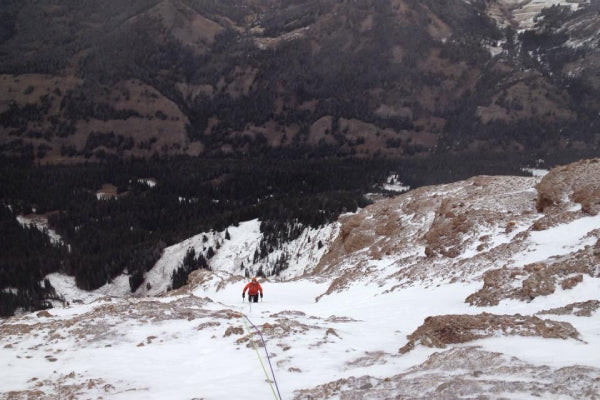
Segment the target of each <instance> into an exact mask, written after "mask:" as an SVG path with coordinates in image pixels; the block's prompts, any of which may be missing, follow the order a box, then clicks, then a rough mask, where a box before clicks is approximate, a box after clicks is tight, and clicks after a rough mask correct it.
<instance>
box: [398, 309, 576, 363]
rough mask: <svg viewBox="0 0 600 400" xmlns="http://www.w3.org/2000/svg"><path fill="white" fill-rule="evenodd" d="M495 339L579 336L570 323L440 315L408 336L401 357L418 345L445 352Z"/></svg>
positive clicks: (536, 319) (500, 317) (508, 316)
mask: <svg viewBox="0 0 600 400" xmlns="http://www.w3.org/2000/svg"><path fill="white" fill-rule="evenodd" d="M495 335H519V336H539V337H543V338H558V339H568V338H572V339H577V338H578V336H579V333H578V332H577V330H576V329H575V328H574V327H573V326H572V325H571V324H569V323H568V322H558V321H552V320H548V319H540V318H538V317H535V316H533V317H532V316H523V315H519V314H517V315H495V314H488V313H482V314H478V315H441V316H436V317H427V318H425V322H424V323H423V325H421V326H420V327H419V328H417V330H416V331H414V332H413V333H412V334H410V335H408V337H407V338H408V340H409V341H408V343H407V344H406V345H404V346H403V347H402V348H401V349H400V350H399V352H400V353H401V354H404V353H407V352H409V351H410V350H412V349H413V348H414V347H415V346H416V345H417V344H421V345H423V346H427V347H439V348H445V347H446V345H448V344H453V343H465V342H470V341H473V340H477V339H483V338H487V337H491V336H495Z"/></svg>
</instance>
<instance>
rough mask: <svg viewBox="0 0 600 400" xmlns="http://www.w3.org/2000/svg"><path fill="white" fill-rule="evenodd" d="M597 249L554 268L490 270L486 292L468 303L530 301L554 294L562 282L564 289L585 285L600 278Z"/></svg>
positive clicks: (538, 265)
mask: <svg viewBox="0 0 600 400" xmlns="http://www.w3.org/2000/svg"><path fill="white" fill-rule="evenodd" d="M593 234H597V232H595V231H594V232H593ZM596 245H597V243H596ZM595 247H596V246H593V247H592V246H588V247H586V248H585V249H583V250H580V251H578V252H576V253H573V254H571V255H570V256H569V257H566V258H563V259H561V260H560V261H557V262H554V263H552V264H544V263H535V264H529V265H526V266H524V267H522V268H506V267H503V268H499V269H492V270H489V271H487V272H486V273H485V274H484V276H483V288H482V289H481V290H479V291H477V292H475V293H473V294H471V295H470V296H468V297H467V298H466V300H465V301H466V302H467V303H469V304H471V305H474V306H483V307H485V306H494V305H498V303H499V302H500V301H501V300H503V299H517V300H523V301H530V300H533V299H534V298H536V297H538V296H547V295H549V294H552V293H554V291H555V290H556V286H557V284H558V283H559V282H560V285H561V287H562V288H563V289H572V288H573V287H575V286H576V285H577V284H578V283H580V282H582V281H583V275H588V276H591V277H600V268H598V266H599V265H600V257H599V256H598V255H596V254H595Z"/></svg>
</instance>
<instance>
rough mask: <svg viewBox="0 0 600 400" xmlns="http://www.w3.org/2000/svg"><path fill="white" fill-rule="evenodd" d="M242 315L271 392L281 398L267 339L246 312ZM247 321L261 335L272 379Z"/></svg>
mask: <svg viewBox="0 0 600 400" xmlns="http://www.w3.org/2000/svg"><path fill="white" fill-rule="evenodd" d="M242 315H243V316H244V326H245V327H246V332H248V335H249V336H250V341H251V342H252V347H254V351H256V356H257V357H258V361H260V366H261V367H262V369H263V372H264V373H265V376H266V378H267V382H269V386H270V387H271V392H273V397H274V398H275V400H281V393H280V392H279V385H277V379H275V372H273V365H271V357H270V356H269V352H268V350H267V344H266V343H265V339H264V338H263V335H262V333H261V332H260V329H258V328H257V327H256V325H254V324H253V323H252V321H250V318H248V317H247V316H246V314H242ZM246 321H248V322H249V323H250V325H252V327H253V328H254V329H255V330H256V332H257V333H258V335H259V336H260V340H261V342H262V344H263V347H264V349H265V354H266V355H267V360H268V362H269V368H270V369H271V375H272V376H273V380H271V379H270V378H269V374H268V372H267V369H266V368H265V364H264V363H263V361H262V358H261V357H260V352H259V351H258V346H257V345H256V342H255V341H254V335H253V334H252V331H251V330H250V328H249V327H248V323H247V322H246ZM273 383H274V384H275V388H277V394H276V393H275V389H273ZM278 396H279V397H278Z"/></svg>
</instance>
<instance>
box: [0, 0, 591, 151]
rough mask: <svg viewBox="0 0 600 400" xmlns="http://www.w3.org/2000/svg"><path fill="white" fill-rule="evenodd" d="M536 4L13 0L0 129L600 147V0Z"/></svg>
mask: <svg viewBox="0 0 600 400" xmlns="http://www.w3.org/2000/svg"><path fill="white" fill-rule="evenodd" d="M554 3H557V2H554V1H549V2H547V5H552V4H554ZM536 4H537V3H536ZM536 7H537V8H533V12H532V11H531V10H530V9H526V5H524V4H522V3H518V4H516V3H514V2H511V1H506V0H496V1H470V2H465V1H463V0H445V1H430V0H427V1H414V0H385V1H379V0H377V1H374V0H360V1H334V0H319V1H317V0H296V1H268V0H245V1H219V2H216V1H212V0H136V1H130V2H126V3H123V2H121V1H116V0H108V1H103V2H101V3H98V2H94V1H70V0H53V1H48V2H44V3H39V2H34V1H29V0H28V1H16V0H8V1H5V2H4V5H3V9H2V11H1V15H0V16H1V18H0V21H1V28H0V53H1V54H2V57H1V59H0V74H2V75H1V76H0V87H1V89H2V90H0V93H1V94H0V96H1V97H0V146H1V149H2V153H3V154H6V155H11V156H15V155H18V156H25V157H27V158H30V159H31V158H34V159H36V160H40V161H42V162H67V161H68V162H72V161H82V160H97V159H104V158H106V157H117V158H123V157H129V156H143V157H148V156H151V155H153V154H159V155H165V154H168V155H173V154H188V155H198V154H204V155H222V154H242V155H247V154H261V153H262V152H264V151H265V149H278V150H282V149H285V150H287V151H293V152H296V153H299V152H300V153H302V154H307V153H309V154H313V155H342V156H348V155H352V156H360V157H370V156H405V157H411V156H415V155H424V154H429V153H430V152H431V151H433V150H435V151H443V152H448V151H467V152H474V151H481V150H490V149H491V150H494V151H501V152H516V151H530V150H532V149H535V150H538V151H540V150H541V151H544V150H548V149H554V148H556V147H557V146H558V147H559V148H569V149H574V150H575V151H579V150H581V149H586V148H587V149H589V148H597V146H598V136H597V135H598V129H599V128H598V118H599V117H598V114H597V113H596V110H597V109H598V106H599V104H598V101H599V100H598V99H599V98H600V92H599V90H600V86H599V83H598V65H600V63H599V62H597V61H598V57H599V54H598V29H597V25H598V16H597V15H598V8H599V7H600V5H599V3H598V1H597V0H592V1H591V2H580V3H578V4H577V5H575V4H570V5H560V4H559V5H556V6H554V7H552V8H549V9H545V10H541V14H540V8H541V7H539V6H536ZM523 10H525V11H527V12H529V13H530V14H533V15H532V16H531V17H530V18H529V19H528V21H530V23H528V24H523V23H522V16H523V13H525V11H523ZM536 13H537V14H536ZM534 17H536V18H535V19H534Z"/></svg>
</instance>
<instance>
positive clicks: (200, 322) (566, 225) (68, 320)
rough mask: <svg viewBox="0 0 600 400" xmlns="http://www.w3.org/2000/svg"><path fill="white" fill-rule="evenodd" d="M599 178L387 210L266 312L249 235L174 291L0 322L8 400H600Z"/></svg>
mask: <svg viewBox="0 0 600 400" xmlns="http://www.w3.org/2000/svg"><path fill="white" fill-rule="evenodd" d="M599 176H600V160H599V159H592V160H584V161H580V162H577V163H573V164H569V165H565V166H562V167H558V168H555V169H552V170H551V171H549V172H548V173H547V174H546V175H544V176H543V177H517V176H483V175H482V176H475V177H472V178H470V179H467V180H463V181H458V182H454V183H449V184H444V185H434V186H428V187H421V188H418V189H415V190H412V191H410V192H407V193H405V194H402V195H400V196H396V197H393V198H389V199H381V200H379V201H376V202H375V203H374V204H372V205H370V206H367V207H365V208H363V209H361V210H359V211H358V212H356V213H353V214H346V215H344V216H343V217H342V218H340V220H339V221H338V224H339V225H338V230H336V231H331V232H332V233H333V235H332V236H331V240H325V241H324V244H325V246H326V251H325V252H324V254H323V256H322V257H320V260H319V261H318V262H310V263H309V264H308V268H306V267H307V264H305V263H303V262H299V263H297V264H291V265H290V266H289V268H290V270H289V271H288V277H289V278H291V279H281V280H279V279H276V278H270V279H261V284H262V286H263V288H264V299H263V300H264V301H262V302H259V303H256V304H252V305H251V304H249V303H247V302H242V299H241V298H240V292H241V290H242V287H243V285H244V284H245V282H246V279H245V278H244V277H243V276H242V275H241V274H242V272H241V271H240V270H237V271H235V270H233V269H230V268H233V267H236V263H235V262H233V263H227V262H225V261H224V260H228V259H233V258H235V257H242V258H243V257H245V256H244V249H246V250H245V251H247V253H245V254H246V256H249V257H251V254H252V252H253V251H254V247H253V246H245V244H247V243H255V238H254V236H253V235H254V234H253V233H252V232H253V231H254V230H253V229H252V228H251V226H252V224H254V222H253V221H251V222H249V223H248V224H247V226H246V225H240V227H239V229H238V230H233V228H232V230H231V232H230V240H231V241H232V242H235V246H234V245H228V246H222V247H221V248H220V249H219V251H222V253H221V254H220V255H215V257H217V256H218V257H220V260H221V262H219V263H218V264H215V265H214V268H213V269H214V270H213V271H207V270H202V269H201V270H198V271H195V272H193V273H192V274H191V275H190V277H189V279H188V282H187V285H185V286H183V287H181V288H179V289H177V290H175V291H170V292H165V293H162V294H161V295H159V296H148V297H144V296H139V297H134V296H132V297H126V298H115V297H110V296H105V295H103V294H101V293H96V294H92V295H91V297H89V298H88V299H86V300H85V301H83V303H84V304H77V303H71V304H69V305H67V306H64V307H56V308H53V309H49V310H44V311H39V312H37V313H28V314H23V315H19V316H15V317H10V318H7V319H4V320H2V321H1V322H0V363H1V364H2V369H3V371H4V375H3V376H4V379H2V380H1V381H0V398H2V399H18V398H32V397H35V398H63V397H73V398H100V397H102V398H119V399H138V398H139V399H141V398H144V399H148V398H152V399H153V398H156V399H159V398H182V399H183V398H187V399H189V398H196V399H199V398H215V399H221V398H240V397H244V396H246V395H247V394H248V393H249V392H250V393H253V394H254V395H255V396H256V397H258V398H269V397H271V396H273V397H274V398H294V399H330V398H340V399H367V398H368V399H391V398H418V399H437V398H459V397H460V398H576V399H580V398H591V399H592V398H595V397H598V395H599V394H600V383H599V380H598V377H600V360H599V359H598V356H597V355H598V350H599V349H600V331H599V329H600V328H599V326H598V323H597V322H596V319H597V316H598V308H599V307H600V298H599V297H598V293H600V291H599V289H600V268H599V266H600V214H599V211H600V203H599V202H598V199H599V196H598V191H599V190H600V181H599V180H598V177H599ZM336 232H337V233H336ZM236 238H237V239H236ZM210 240H211V239H210V238H208V241H207V243H209V242H210ZM236 240H237V242H236ZM195 243H196V242H194V241H193V240H190V241H189V242H187V243H185V244H184V243H182V244H181V246H180V248H181V249H183V248H185V247H186V246H189V245H195ZM169 254H171V252H165V256H169ZM178 259H179V258H178V257H173V258H172V260H173V261H175V260H178ZM173 264H174V265H173V268H176V266H177V265H176V263H173ZM221 265H222V266H223V269H220V268H219V266H221ZM157 272H158V271H157ZM55 286H56V287H57V291H58V292H61V291H63V290H73V288H67V287H66V286H62V287H61V286H60V285H58V284H56V285H55ZM86 293H87V292H86ZM88 294H89V293H88ZM263 339H264V342H263Z"/></svg>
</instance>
